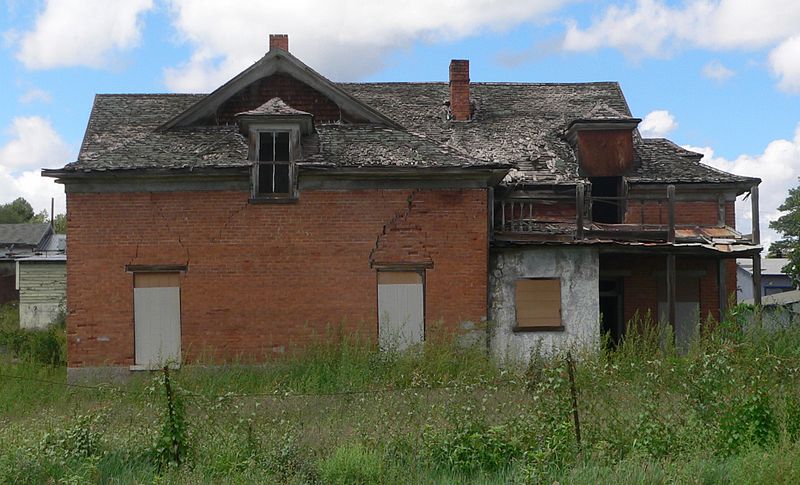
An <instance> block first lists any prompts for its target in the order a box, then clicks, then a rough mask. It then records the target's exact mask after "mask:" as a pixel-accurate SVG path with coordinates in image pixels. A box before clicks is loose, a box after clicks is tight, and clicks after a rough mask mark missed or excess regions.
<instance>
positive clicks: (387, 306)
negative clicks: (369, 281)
mask: <svg viewBox="0 0 800 485" xmlns="http://www.w3.org/2000/svg"><path fill="white" fill-rule="evenodd" d="M424 306H425V297H424V289H423V281H422V275H421V274H419V273H416V272H410V271H408V272H406V271H403V272H400V271H381V272H379V273H378V341H379V344H380V347H381V349H382V350H404V349H406V348H408V347H409V346H411V345H414V344H416V343H419V342H422V341H423V340H424V338H425V317H424V315H425V309H424Z"/></svg>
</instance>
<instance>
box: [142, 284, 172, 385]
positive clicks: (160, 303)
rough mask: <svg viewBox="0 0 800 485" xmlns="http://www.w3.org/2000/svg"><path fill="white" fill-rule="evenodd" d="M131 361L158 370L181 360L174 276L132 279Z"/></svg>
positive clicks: (144, 367)
mask: <svg viewBox="0 0 800 485" xmlns="http://www.w3.org/2000/svg"><path fill="white" fill-rule="evenodd" d="M133 286H134V288H133V306H134V343H135V349H134V350H135V355H134V358H135V362H136V365H137V366H138V367H139V368H142V369H159V368H161V367H162V366H164V365H166V364H170V365H179V364H180V361H181V292H180V276H179V274H178V273H136V274H134V277H133Z"/></svg>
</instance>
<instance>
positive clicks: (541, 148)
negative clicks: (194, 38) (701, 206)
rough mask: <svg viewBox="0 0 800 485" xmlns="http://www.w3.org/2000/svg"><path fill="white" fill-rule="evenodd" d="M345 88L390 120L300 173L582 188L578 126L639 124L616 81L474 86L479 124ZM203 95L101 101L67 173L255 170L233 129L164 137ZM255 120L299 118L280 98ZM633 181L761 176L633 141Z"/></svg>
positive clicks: (396, 86)
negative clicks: (492, 171) (427, 175)
mask: <svg viewBox="0 0 800 485" xmlns="http://www.w3.org/2000/svg"><path fill="white" fill-rule="evenodd" d="M336 86H337V88H339V89H341V90H342V91H343V92H346V93H348V94H349V95H351V96H352V97H353V98H355V99H357V100H359V101H360V102H362V103H363V104H364V105H367V106H370V107H372V108H374V109H375V110H376V111H379V112H380V113H381V114H382V115H385V116H386V117H388V118H390V119H392V120H393V121H395V122H396V123H397V126H394V127H388V126H386V125H380V124H345V123H329V124H318V125H316V127H315V128H316V130H315V132H314V133H312V134H311V135H308V136H306V137H304V139H303V144H302V145H303V150H302V152H303V154H302V159H301V160H299V161H298V163H299V164H300V165H301V166H309V167H320V168H323V167H325V168H336V167H366V166H370V167H420V168H430V167H447V168H451V167H461V168H503V167H505V168H508V167H512V168H511V171H510V172H509V174H508V175H507V176H506V178H505V179H504V181H503V182H504V183H505V184H507V185H511V186H514V185H528V184H573V183H575V181H577V180H579V179H580V177H579V176H578V163H577V160H576V157H575V153H574V151H573V149H572V147H571V146H570V144H569V143H568V142H567V141H566V139H565V137H564V132H565V130H566V129H567V128H568V126H569V124H570V123H571V122H573V121H575V120H578V119H587V118H593V119H610V118H617V117H621V118H632V116H631V113H630V110H629V108H628V105H627V102H626V101H625V98H624V96H623V94H622V91H621V89H620V87H619V84H618V83H615V82H596V83H557V84H555V83H553V84H547V83H540V84H532V83H472V84H471V98H472V102H473V117H472V120H471V121H469V122H454V121H450V120H449V119H448V111H449V108H448V106H447V101H448V100H449V88H448V84H447V83H339V84H337V85H336ZM204 98H205V95H202V94H131V95H116V94H110V95H98V96H96V98H95V102H94V106H93V108H92V113H91V116H90V119H89V124H88V126H87V130H86V135H85V137H84V140H83V144H82V146H81V150H80V153H79V155H78V160H77V161H76V162H73V163H70V164H67V165H66V166H65V167H64V168H63V169H61V170H59V172H82V171H86V172H94V171H110V170H131V169H154V168H157V169H196V168H229V167H248V166H249V165H250V161H248V153H247V152H248V145H247V141H246V139H245V138H244V137H243V136H242V135H241V134H240V133H239V131H238V129H237V127H236V126H235V125H213V126H188V127H186V126H182V127H172V128H168V129H159V128H160V127H162V126H163V125H165V124H166V123H168V122H170V120H173V119H175V118H176V117H178V116H180V115H181V113H183V112H185V111H186V110H188V109H189V108H190V107H192V106H194V105H196V104H197V103H198V102H199V101H201V100H203V99H204ZM254 111H258V113H259V114H261V113H262V111H264V112H270V113H272V112H281V113H293V114H297V113H299V112H298V111H297V110H295V109H294V108H292V107H291V106H289V105H287V104H286V103H284V102H283V101H281V100H279V99H271V100H269V101H268V102H266V103H264V104H263V105H262V106H260V107H259V108H257V109H256V110H254ZM634 146H635V152H636V156H637V158H638V160H639V163H637V164H636V168H635V169H634V171H633V173H631V174H629V176H628V179H629V180H630V181H631V182H634V183H742V182H744V183H746V182H753V181H755V180H756V179H751V178H748V177H741V176H737V175H733V174H729V173H726V172H722V171H719V170H716V169H713V168H711V167H708V166H706V165H703V164H701V163H700V162H699V160H700V158H701V157H702V155H701V154H698V153H694V152H690V151H688V150H685V149H683V148H681V147H679V146H677V145H675V144H674V143H672V142H670V141H669V140H665V139H643V138H641V137H640V136H639V135H638V133H636V134H635V136H634Z"/></svg>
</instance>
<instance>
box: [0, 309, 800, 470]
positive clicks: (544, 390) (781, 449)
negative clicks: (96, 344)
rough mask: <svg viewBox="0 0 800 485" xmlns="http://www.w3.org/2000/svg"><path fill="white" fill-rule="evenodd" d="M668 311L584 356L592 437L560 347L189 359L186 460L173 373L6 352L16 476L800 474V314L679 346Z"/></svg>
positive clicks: (6, 458) (0, 393) (726, 326)
mask: <svg viewBox="0 0 800 485" xmlns="http://www.w3.org/2000/svg"><path fill="white" fill-rule="evenodd" d="M652 328H653V326H652V325H647V324H638V325H632V327H631V332H630V333H629V334H628V338H627V339H626V341H625V342H624V343H623V344H622V345H621V347H620V348H618V349H616V350H614V351H604V352H601V353H598V354H585V355H581V356H576V357H578V358H577V359H576V360H577V369H576V383H577V388H578V407H579V413H580V419H581V428H582V434H583V440H582V446H581V447H578V445H577V443H576V441H575V434H574V427H573V421H572V415H571V398H570V392H569V385H568V379H567V374H566V367H565V361H564V359H563V356H558V355H556V356H551V357H547V358H535V359H532V361H531V363H530V365H526V366H520V367H505V368H501V367H499V366H498V365H496V364H495V363H494V362H493V361H492V360H491V359H489V358H488V357H487V356H486V355H485V349H484V348H470V349H463V348H460V347H458V346H456V345H453V344H451V343H450V342H446V341H435V342H427V343H426V344H425V346H424V347H423V348H421V349H420V350H419V351H418V352H409V353H406V354H385V353H380V352H378V351H376V350H375V349H374V347H373V346H372V345H370V344H368V343H366V342H362V341H360V340H358V339H351V340H347V339H339V340H335V341H331V342H329V343H327V344H320V345H319V346H317V347H316V348H314V349H312V351H310V352H308V353H306V354H304V355H297V356H287V357H286V358H285V359H282V360H280V361H278V362H273V363H270V364H266V365H263V366H257V367H256V366H236V365H229V366H226V367H218V368H213V367H201V366H186V367H184V369H182V370H181V371H179V372H176V373H174V374H172V375H171V377H172V385H173V386H174V387H175V388H176V389H177V394H178V395H179V396H180V397H181V399H182V400H183V407H182V409H183V411H181V415H180V416H179V418H180V419H181V422H182V423H185V429H186V431H185V436H184V437H182V438H181V439H182V440H183V441H182V442H185V445H186V446H185V453H186V454H185V459H186V461H185V463H184V464H183V465H181V466H177V465H175V464H171V463H170V461H169V460H168V459H167V460H166V461H164V459H163V457H164V456H169V453H167V454H166V455H165V454H164V453H162V454H160V455H159V453H158V451H159V446H161V445H159V443H162V444H163V443H164V442H165V441H164V439H163V438H164V433H165V430H168V428H169V427H168V426H164V423H165V421H164V415H165V402H164V391H163V386H162V384H161V377H160V376H159V375H153V376H142V377H140V378H138V379H135V380H133V381H132V382H131V383H129V384H128V385H126V386H124V387H111V386H106V387H101V388H99V389H84V388H67V387H63V386H56V385H50V384H46V383H44V382H39V381H40V380H55V381H63V380H64V370H63V369H61V368H57V367H50V366H44V365H40V364H35V363H32V362H31V359H27V360H26V359H22V361H21V362H17V363H10V362H4V363H0V482H4V483H5V482H11V483H14V482H18V483H42V482H62V481H63V482H75V483H84V482H90V483H91V482H99V483H143V482H147V483H150V482H155V481H158V482H159V483H252V482H260V483H333V484H337V483H342V484H344V483H347V484H351V483H363V484H371V483H423V484H426V483H431V484H433V483H437V484H438V483H453V484H455V483H548V484H550V483H553V482H558V483H561V484H564V483H576V484H594V483H654V484H655V483H731V484H734V483H735V484H740V483H800V442H798V440H800V329H785V330H779V331H772V332H767V331H763V330H761V329H758V328H751V329H743V328H742V326H741V324H740V322H737V321H736V319H735V318H731V319H729V321H726V322H723V323H721V324H718V325H715V326H713V328H714V330H713V331H712V332H706V333H705V334H704V335H702V336H701V337H700V338H699V339H698V340H697V341H696V342H694V343H693V345H692V347H691V348H690V349H689V350H688V352H687V353H686V354H685V355H679V353H678V352H676V351H675V350H674V349H673V348H671V346H669V345H666V346H665V345H661V339H660V337H659V336H658V335H657V334H656V333H655V332H654V331H653V330H638V331H637V330H636V329H652ZM709 328H710V327H709ZM5 375H16V376H22V377H25V378H29V379H37V380H17V379H12V378H9V377H2V376H5ZM159 456H160V457H161V458H159Z"/></svg>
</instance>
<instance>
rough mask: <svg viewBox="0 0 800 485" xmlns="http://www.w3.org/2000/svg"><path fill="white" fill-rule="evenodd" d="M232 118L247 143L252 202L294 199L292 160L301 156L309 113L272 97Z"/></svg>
mask: <svg viewBox="0 0 800 485" xmlns="http://www.w3.org/2000/svg"><path fill="white" fill-rule="evenodd" d="M236 118H237V121H238V123H239V129H240V131H241V133H242V134H243V135H245V136H247V137H248V139H249V144H250V155H249V158H250V160H252V181H251V182H252V188H253V193H252V200H253V201H259V200H260V201H271V200H273V201H281V200H294V199H296V198H297V190H296V179H297V167H296V165H295V161H296V160H298V159H300V158H301V157H302V154H301V153H300V140H301V138H302V137H303V136H304V135H308V134H310V133H312V132H313V130H314V121H313V117H312V116H311V114H310V113H306V112H304V111H299V110H296V109H294V108H292V107H291V106H289V105H287V104H286V103H284V102H283V101H281V100H280V99H279V98H272V99H270V100H269V101H267V102H266V103H264V104H263V105H261V106H259V107H258V108H256V109H253V110H250V111H245V112H243V113H238V114H237V115H236Z"/></svg>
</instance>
